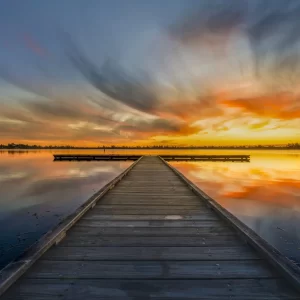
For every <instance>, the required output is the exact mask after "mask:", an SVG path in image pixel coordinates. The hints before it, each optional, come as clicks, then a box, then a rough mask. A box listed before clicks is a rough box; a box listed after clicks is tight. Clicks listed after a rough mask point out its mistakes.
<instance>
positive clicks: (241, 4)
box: [169, 0, 300, 84]
mask: <svg viewBox="0 0 300 300" xmlns="http://www.w3.org/2000/svg"><path fill="white" fill-rule="evenodd" d="M299 16H300V2H299V1H298V0H287V1H275V0H241V1H239V0H228V1H217V0H216V1H209V3H208V1H204V2H201V5H199V8H198V9H195V11H193V12H191V13H190V14H189V15H187V16H182V17H181V18H180V19H179V20H178V22H177V23H175V24H174V25H172V26H170V28H169V34H170V36H171V37H173V38H175V39H177V40H178V41H181V42H183V43H188V42H190V41H193V40H195V41H200V42H201V41H202V42H204V43H205V42H206V40H205V38H206V37H207V36H210V37H220V36H222V37H223V39H219V40H218V42H219V44H218V46H219V47H220V48H222V49H223V48H224V47H226V45H225V44H224V41H226V38H227V37H230V36H232V35H234V34H241V35H243V36H244V37H246V38H247V39H248V41H249V44H250V47H251V50H252V53H253V66H254V70H255V74H256V76H258V78H259V79H260V80H263V82H264V81H265V83H270V82H273V83H277V84H278V83H280V82H279V80H278V79H276V78H275V77H274V72H276V73H277V74H279V77H280V79H281V80H282V79H284V78H285V79H287V80H290V79H291V78H292V77H293V78H294V80H295V78H296V79H298V78H299V67H300V65H299V57H298V55H297V53H299V46H300V45H299V42H300V18H299Z"/></svg>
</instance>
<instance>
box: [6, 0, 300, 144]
mask: <svg viewBox="0 0 300 300" xmlns="http://www.w3.org/2000/svg"><path fill="white" fill-rule="evenodd" d="M299 14H300V2H299V1H298V0H284V1H276V0H249V1H246V0H227V1H221V0H220V1H217V0H189V1H187V0H164V1H161V0H151V1H146V0H145V1H143V0H130V1H129V0H119V1H118V0H107V1H104V0H103V1H101V0H99V1H98V0H64V1H62V0H51V1H49V0H26V1H19V0H0V143H11V142H17V143H30V144H40V145H46V144H56V145H61V144H70V145H83V146H99V145H112V144H113V145H157V144H165V145H232V144H237V145H241V144H257V143H259V144H270V143H276V144H282V143H290V142H299V141H300V101H299V93H300V87H299V85H298V82H299V78H300V76H299V75H300V68H299V67H300V65H299V62H300V60H299V55H300V54H299V53H300V52H299V50H300V49H299V41H300V18H299Z"/></svg>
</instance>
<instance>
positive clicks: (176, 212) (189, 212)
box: [93, 205, 205, 216]
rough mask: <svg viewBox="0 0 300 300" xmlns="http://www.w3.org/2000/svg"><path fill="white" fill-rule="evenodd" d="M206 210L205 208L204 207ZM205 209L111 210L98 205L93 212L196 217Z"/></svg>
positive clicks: (132, 208)
mask: <svg viewBox="0 0 300 300" xmlns="http://www.w3.org/2000/svg"><path fill="white" fill-rule="evenodd" d="M204 209H205V207H204ZM204 209H203V208H196V209H195V208H188V207H185V206H182V208H173V207H172V206H169V209H168V208H167V207H165V208H164V207H162V206H161V207H151V206H147V207H145V206H143V207H129V206H124V207H123V208H120V207H118V206H116V207H110V208H103V207H102V206H100V205H99V206H98V205H96V206H95V207H94V208H93V211H95V213H97V214H98V215H107V214H115V215H136V214H137V215H164V216H169V215H181V216H187V215H189V216H196V215H199V214H202V213H203V211H205V210H204Z"/></svg>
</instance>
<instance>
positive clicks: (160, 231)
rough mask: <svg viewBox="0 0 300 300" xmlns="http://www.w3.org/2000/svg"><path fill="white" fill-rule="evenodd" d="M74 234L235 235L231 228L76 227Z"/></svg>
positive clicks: (97, 235) (96, 235) (99, 235)
mask: <svg viewBox="0 0 300 300" xmlns="http://www.w3.org/2000/svg"><path fill="white" fill-rule="evenodd" d="M72 233H77V234H84V235H86V236H88V235H90V236H95V237H101V236H119V235H126V236H195V235H196V236H199V237H204V236H207V235H235V232H234V231H231V230H230V228H229V227H226V226H224V227H223V226H222V227H221V226H219V227H199V228H189V227H187V228H182V227H132V228H130V227H129V228H128V227H125V228H124V227H111V228H110V227H107V228H106V227H88V226H76V227H75V228H74V229H73V230H72Z"/></svg>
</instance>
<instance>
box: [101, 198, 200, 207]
mask: <svg viewBox="0 0 300 300" xmlns="http://www.w3.org/2000/svg"><path fill="white" fill-rule="evenodd" d="M197 202H199V201H197V200H189V199H188V201H185V200H172V199H169V200H168V199H156V200H148V199H141V198H133V199H132V198H131V199H128V200H127V201H126V199H124V198H122V199H116V198H110V199H109V198H106V199H103V200H102V201H101V204H107V205H145V206H153V205H156V206H160V205H169V206H173V205H174V206H190V205H197V206H200V207H201V206H202V205H201V204H200V205H199V204H198V203H197Z"/></svg>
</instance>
